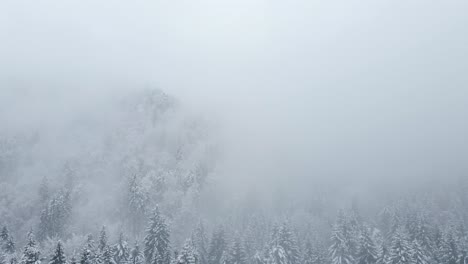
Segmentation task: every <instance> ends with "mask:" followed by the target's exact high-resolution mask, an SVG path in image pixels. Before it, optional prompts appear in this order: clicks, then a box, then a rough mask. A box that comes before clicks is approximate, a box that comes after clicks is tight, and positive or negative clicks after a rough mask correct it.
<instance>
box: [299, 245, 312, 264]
mask: <svg viewBox="0 0 468 264" xmlns="http://www.w3.org/2000/svg"><path fill="white" fill-rule="evenodd" d="M314 253H315V252H314V249H313V247H312V243H311V242H310V240H307V242H306V244H305V250H304V255H303V256H302V264H314V263H315V262H314V257H315V254H314Z"/></svg>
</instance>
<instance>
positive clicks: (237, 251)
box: [225, 236, 247, 264]
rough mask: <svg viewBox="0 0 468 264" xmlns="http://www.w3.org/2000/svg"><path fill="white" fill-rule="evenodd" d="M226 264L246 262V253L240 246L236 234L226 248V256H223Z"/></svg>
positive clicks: (242, 263) (245, 263)
mask: <svg viewBox="0 0 468 264" xmlns="http://www.w3.org/2000/svg"><path fill="white" fill-rule="evenodd" d="M225 263H226V264H247V254H246V253H245V249H244V247H243V246H242V242H241V240H240V238H239V236H237V237H236V238H234V241H233V243H232V245H231V246H230V247H229V249H228V250H227V256H226V258H225Z"/></svg>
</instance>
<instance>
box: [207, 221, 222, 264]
mask: <svg viewBox="0 0 468 264" xmlns="http://www.w3.org/2000/svg"><path fill="white" fill-rule="evenodd" d="M225 250H226V239H225V236H224V229H223V227H221V226H219V227H218V229H217V230H215V232H214V233H213V236H212V238H211V241H210V247H209V250H208V263H209V264H221V260H222V258H223V256H224V253H225Z"/></svg>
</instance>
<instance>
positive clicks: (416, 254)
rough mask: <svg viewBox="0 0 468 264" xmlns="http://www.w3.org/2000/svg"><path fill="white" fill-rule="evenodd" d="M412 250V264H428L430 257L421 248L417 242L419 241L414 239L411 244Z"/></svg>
mask: <svg viewBox="0 0 468 264" xmlns="http://www.w3.org/2000/svg"><path fill="white" fill-rule="evenodd" d="M412 250H413V263H414V264H429V263H431V262H430V257H429V256H428V255H427V250H426V249H425V248H424V247H423V245H422V244H421V243H420V242H419V240H417V239H415V240H414V241H413V244H412Z"/></svg>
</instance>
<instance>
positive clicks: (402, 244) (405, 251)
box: [388, 226, 413, 264]
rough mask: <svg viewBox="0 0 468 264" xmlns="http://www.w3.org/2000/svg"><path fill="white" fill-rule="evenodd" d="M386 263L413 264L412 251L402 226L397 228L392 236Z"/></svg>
mask: <svg viewBox="0 0 468 264" xmlns="http://www.w3.org/2000/svg"><path fill="white" fill-rule="evenodd" d="M388 261H389V264H407V263H413V250H412V248H411V244H410V241H409V236H408V233H407V231H406V229H405V228H404V227H403V226H402V227H399V228H398V229H397V230H396V231H395V234H394V235H393V239H392V241H391V247H390V252H389V256H388Z"/></svg>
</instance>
